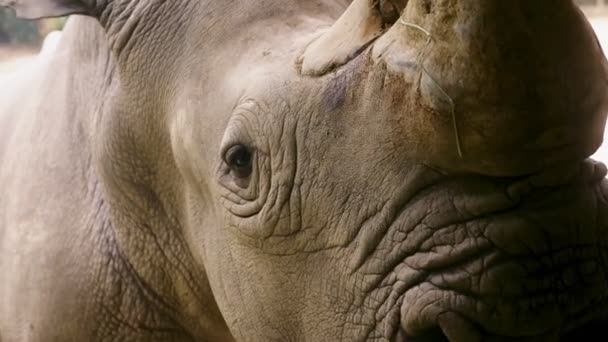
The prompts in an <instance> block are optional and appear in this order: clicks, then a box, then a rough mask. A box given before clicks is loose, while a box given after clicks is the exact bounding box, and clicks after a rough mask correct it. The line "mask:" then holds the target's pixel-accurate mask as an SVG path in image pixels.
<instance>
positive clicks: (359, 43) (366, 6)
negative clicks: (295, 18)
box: [301, 0, 407, 75]
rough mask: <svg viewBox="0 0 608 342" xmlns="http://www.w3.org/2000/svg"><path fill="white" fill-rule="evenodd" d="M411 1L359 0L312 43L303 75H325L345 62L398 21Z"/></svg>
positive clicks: (305, 53)
mask: <svg viewBox="0 0 608 342" xmlns="http://www.w3.org/2000/svg"><path fill="white" fill-rule="evenodd" d="M406 4H407V0H355V1H353V2H352V4H351V5H350V6H349V7H348V9H347V10H346V12H344V14H343V15H342V16H341V17H340V19H338V21H337V22H336V23H335V24H334V25H333V26H332V27H331V28H330V29H329V30H328V31H327V32H325V33H324V34H323V35H322V36H321V37H320V38H319V39H317V40H316V41H314V42H313V43H312V44H310V45H309V46H308V48H307V49H306V51H305V52H304V55H303V56H302V58H301V63H302V74H304V75H322V74H324V73H326V72H327V71H329V70H331V69H333V68H335V67H338V66H340V65H343V64H345V63H347V62H348V61H349V60H351V59H352V58H353V57H354V56H356V55H357V53H358V52H359V51H361V50H363V49H364V48H365V47H366V46H368V45H369V44H370V43H371V42H373V41H374V40H375V39H376V38H378V37H379V36H380V35H382V33H383V32H384V31H385V29H387V28H388V26H389V25H390V24H392V23H394V22H395V21H396V20H397V19H398V18H399V15H400V13H401V10H402V9H403V8H404V7H405V5H406Z"/></svg>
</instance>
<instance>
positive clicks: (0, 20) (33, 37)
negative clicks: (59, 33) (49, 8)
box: [0, 8, 66, 43]
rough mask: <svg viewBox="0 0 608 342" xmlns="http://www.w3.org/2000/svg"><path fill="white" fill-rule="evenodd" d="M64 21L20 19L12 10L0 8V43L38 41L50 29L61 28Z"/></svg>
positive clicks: (58, 19)
mask: <svg viewBox="0 0 608 342" xmlns="http://www.w3.org/2000/svg"><path fill="white" fill-rule="evenodd" d="M65 21H66V19H65V18H57V19H45V20H39V21H27V20H21V19H17V18H16V17H15V14H14V12H13V11H11V10H8V9H4V8H0V43H39V42H40V40H41V39H42V37H44V36H45V35H46V34H47V33H49V32H50V31H53V30H61V29H62V28H63V25H64V24H65Z"/></svg>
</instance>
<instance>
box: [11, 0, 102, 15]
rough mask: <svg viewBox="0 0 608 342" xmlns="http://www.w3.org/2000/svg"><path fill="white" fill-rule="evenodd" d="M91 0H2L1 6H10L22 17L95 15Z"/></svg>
mask: <svg viewBox="0 0 608 342" xmlns="http://www.w3.org/2000/svg"><path fill="white" fill-rule="evenodd" d="M90 1H91V0H0V6H4V7H10V8H12V9H14V10H15V12H16V13H17V16H18V17H19V18H22V19H41V18H53V17H63V16H66V15H70V14H82V15H88V16H94V14H95V13H94V8H93V7H94V6H92V5H91V4H90Z"/></svg>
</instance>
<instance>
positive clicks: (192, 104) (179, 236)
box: [4, 0, 608, 342]
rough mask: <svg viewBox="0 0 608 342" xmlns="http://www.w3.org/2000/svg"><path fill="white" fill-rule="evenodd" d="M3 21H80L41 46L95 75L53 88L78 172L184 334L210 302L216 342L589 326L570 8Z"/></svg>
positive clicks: (554, 335) (597, 88)
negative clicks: (77, 122) (87, 168)
mask: <svg viewBox="0 0 608 342" xmlns="http://www.w3.org/2000/svg"><path fill="white" fill-rule="evenodd" d="M4 3H6V1H4ZM9 3H11V1H9ZM12 3H14V4H15V5H16V7H17V8H18V10H19V11H20V13H22V14H23V15H25V16H28V17H39V16H45V15H60V14H66V13H78V14H86V15H89V16H94V17H97V18H98V19H99V20H98V21H99V22H101V23H102V25H98V23H96V22H95V21H94V20H90V19H82V18H79V19H75V20H73V21H72V22H71V23H70V24H68V28H67V29H66V32H65V35H66V36H65V37H64V39H67V40H70V39H71V40H72V41H73V42H74V47H73V48H71V51H72V52H73V53H74V54H76V56H79V57H78V58H80V59H83V60H84V59H86V60H87V61H88V62H89V63H90V64H95V65H101V66H103V67H100V69H99V71H98V72H89V73H88V74H87V75H89V76H90V75H94V76H95V77H93V78H94V79H96V80H103V81H99V82H95V83H94V86H90V85H88V84H87V83H86V82H85V81H84V80H81V81H77V82H76V84H83V87H82V89H88V90H87V91H88V92H89V93H90V94H97V96H94V98H93V99H91V100H90V101H91V102H92V103H93V104H91V105H90V106H88V107H85V108H88V110H90V111H91V113H92V114H91V115H90V117H91V122H94V123H95V124H91V125H92V126H91V127H94V128H95V129H94V131H93V132H94V133H91V134H90V137H91V138H90V139H91V140H90V144H91V146H93V147H94V148H93V147H92V150H93V151H94V152H93V153H92V154H93V158H92V160H93V163H94V164H95V165H97V166H96V169H95V170H96V171H95V172H96V173H95V174H96V177H99V179H100V180H101V183H102V184H103V186H104V192H103V193H104V195H103V196H105V197H104V198H105V199H106V202H107V203H108V205H109V206H110V207H111V210H110V212H111V215H112V217H113V220H112V222H113V228H112V229H114V230H115V232H116V233H115V236H116V241H117V243H118V244H119V245H120V246H122V252H123V255H124V257H125V258H127V259H128V260H130V263H131V265H132V268H133V269H134V270H138V276H139V277H141V278H142V279H144V280H145V281H146V283H147V284H153V285H150V287H151V288H152V289H153V290H154V291H155V293H157V294H158V296H160V297H162V296H165V295H167V293H169V294H170V296H169V297H170V298H171V300H170V301H167V302H168V303H169V304H168V306H169V307H170V308H171V310H175V311H176V312H180V314H181V316H179V317H186V318H184V322H186V323H183V325H182V326H183V327H184V329H186V330H188V329H191V330H189V331H190V333H191V334H192V336H195V333H193V332H192V331H195V330H196V327H199V326H204V325H205V324H207V323H200V322H208V320H205V318H204V317H205V313H206V312H207V313H209V312H215V311H214V310H216V309H214V308H215V306H216V305H217V308H219V312H221V315H222V317H223V318H224V319H225V321H226V324H227V326H228V327H229V328H230V331H231V333H232V335H233V336H234V337H235V338H236V339H237V340H239V341H418V338H420V340H422V339H424V338H427V339H426V340H428V341H443V340H446V339H447V340H449V341H456V342H464V341H480V340H518V339H529V340H548V341H549V340H550V341H558V340H560V338H562V339H564V340H567V339H568V338H570V337H572V336H574V337H577V336H578V337H580V336H581V335H579V334H580V332H581V331H583V330H584V329H586V328H585V327H586V326H588V324H592V323H593V322H601V321H603V319H605V318H606V314H608V310H607V309H608V307H607V305H606V298H607V295H608V287H607V285H606V284H607V281H608V274H607V273H606V270H607V266H608V249H607V243H608V216H607V214H608V211H607V210H608V200H607V199H606V195H607V191H608V188H607V187H608V183H606V182H605V181H604V180H603V178H604V176H605V174H606V168H605V167H604V166H603V165H602V164H599V163H596V162H593V161H591V160H588V159H587V158H588V156H590V155H591V154H592V153H593V152H594V150H595V149H597V147H598V146H599V145H600V144H601V141H602V135H603V127H604V124H605V120H606V110H607V109H608V108H607V106H608V102H607V101H608V96H607V94H608V93H607V92H606V90H607V89H606V88H607V81H608V69H607V64H606V60H605V58H604V55H603V52H602V50H601V48H600V46H599V44H598V42H597V40H596V38H595V36H594V33H593V31H592V29H591V27H590V26H589V24H588V22H587V21H586V19H585V18H584V16H583V15H582V14H581V12H580V11H579V10H578V9H577V8H576V6H575V5H574V4H573V2H572V1H571V0H555V1H549V0H534V1H530V0H509V1H505V0H467V1H464V0H434V1H431V0H410V1H401V0H394V1H390V0H386V1H382V0H380V1H373V0H354V1H352V2H351V1H338V0H335V1H330V0H324V1H321V0H318V1H312V0H311V1H295V0H290V1H272V0H264V1H187V0H183V1H160V0H159V1H152V0H150V1H143V0H142V1H131V2H128V1H124V0H123V1H120V0H115V1H113V2H112V1H108V2H94V1H90V2H89V1H81V2H77V1H67V0H66V1H25V0H24V1H12ZM108 6H113V7H114V8H113V11H112V15H109V14H107V13H109V12H108V11H107V8H108ZM104 13H105V14H106V15H105V16H104ZM95 25H97V26H95ZM85 27H86V28H88V30H89V31H87V30H84V29H83V28H85ZM92 27H97V29H92ZM91 32H95V35H94V36H95V37H105V38H103V39H102V41H95V42H94V44H96V45H95V46H96V47H97V48H96V49H97V50H93V51H97V52H98V51H101V50H103V51H106V52H107V53H105V54H104V53H102V52H103V51H102V52H100V54H101V55H103V56H105V57H103V58H101V57H95V56H96V55H94V56H91V55H92V54H91V53H90V49H89V50H87V49H86V48H84V47H83V46H85V45H84V43H85V42H87V41H90V40H91V38H90V37H91ZM85 57H86V58H85ZM96 58H99V60H96ZM74 73H75V74H76V75H77V74H78V72H77V71H74ZM75 78H77V77H75ZM83 78H84V76H83ZM89 78H91V77H89ZM85 84H86V85H85ZM90 98H92V97H90ZM143 237H147V238H143ZM144 256H145V257H146V258H147V259H146V258H144ZM142 259H143V260H142ZM159 260H164V261H165V262H164V263H163V262H160V261H159ZM167 260H169V262H167ZM207 282H208V284H209V285H208V288H207V285H206V284H207ZM154 284H164V285H162V286H161V285H158V286H155V285H154ZM201 284H203V285H201ZM200 288H202V289H203V290H200ZM199 290H200V291H199ZM210 293H212V296H211V294H210ZM207 309H208V310H207ZM206 310H207V311H206ZM197 322H198V323H197ZM197 324H198V325H197ZM208 328H209V326H205V329H208ZM218 329H219V328H218ZM589 329H590V328H589ZM202 330H204V329H202Z"/></svg>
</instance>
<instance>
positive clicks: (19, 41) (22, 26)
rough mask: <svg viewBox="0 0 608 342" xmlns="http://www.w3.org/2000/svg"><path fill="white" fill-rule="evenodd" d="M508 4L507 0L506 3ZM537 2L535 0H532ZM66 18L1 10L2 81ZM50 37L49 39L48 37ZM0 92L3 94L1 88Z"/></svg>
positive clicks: (586, 3) (589, 12)
mask: <svg viewBox="0 0 608 342" xmlns="http://www.w3.org/2000/svg"><path fill="white" fill-rule="evenodd" d="M505 1H507V0H505ZM531 1H533V0H531ZM574 2H575V3H577V4H578V5H579V6H580V7H581V9H582V10H583V12H584V13H585V15H586V16H587V17H588V18H589V21H590V22H591V25H592V26H593V28H594V29H595V32H596V34H597V36H598V38H599V41H600V43H601V44H602V46H603V48H604V51H605V52H608V0H574ZM65 22H66V18H58V19H45V20H40V21H25V20H19V19H17V18H15V15H14V13H13V12H12V11H10V10H7V9H3V8H0V78H2V76H5V75H8V74H13V75H14V73H15V72H16V71H17V70H19V69H21V68H28V65H30V64H31V63H32V62H33V61H34V60H35V58H37V57H36V55H37V54H38V53H39V51H40V49H41V47H42V44H43V42H44V43H45V50H46V47H47V46H48V47H49V48H50V49H51V50H52V49H53V48H54V45H55V44H57V42H58V41H59V38H60V34H58V31H61V29H62V28H63V25H64V24H65ZM46 37H48V38H49V39H46V42H45V38H46ZM0 91H2V90H1V89H0ZM604 136H605V139H604V145H603V146H602V147H601V148H600V149H599V150H598V151H597V152H596V153H595V155H594V156H593V158H595V159H598V160H601V161H603V162H604V163H608V131H607V132H606V134H605V135H604Z"/></svg>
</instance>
